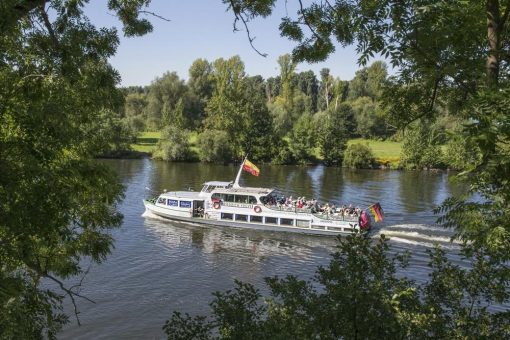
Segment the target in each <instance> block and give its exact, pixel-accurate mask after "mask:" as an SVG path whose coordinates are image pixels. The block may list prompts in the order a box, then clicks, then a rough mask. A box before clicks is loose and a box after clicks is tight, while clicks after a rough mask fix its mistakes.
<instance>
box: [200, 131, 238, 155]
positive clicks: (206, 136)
mask: <svg viewBox="0 0 510 340" xmlns="http://www.w3.org/2000/svg"><path fill="white" fill-rule="evenodd" d="M229 139H230V138H229V135H228V133H227V132H225V131H222V130H205V131H204V132H202V133H200V134H199V135H198V138H197V145H198V157H199V158H200V160H201V161H202V162H208V163H228V162H230V161H231V160H232V158H233V151H232V147H231V145H230V144H229Z"/></svg>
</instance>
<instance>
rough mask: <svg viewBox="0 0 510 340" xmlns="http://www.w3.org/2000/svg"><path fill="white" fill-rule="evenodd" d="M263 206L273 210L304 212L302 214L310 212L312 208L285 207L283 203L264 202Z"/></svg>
mask: <svg viewBox="0 0 510 340" xmlns="http://www.w3.org/2000/svg"><path fill="white" fill-rule="evenodd" d="M264 206H265V207H266V208H269V209H271V210H275V211H287V212H295V213H304V214H311V213H312V209H308V208H298V207H287V206H284V205H282V206H276V205H269V204H264Z"/></svg>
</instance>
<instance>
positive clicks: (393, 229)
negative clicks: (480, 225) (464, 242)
mask: <svg viewBox="0 0 510 340" xmlns="http://www.w3.org/2000/svg"><path fill="white" fill-rule="evenodd" d="M402 229H404V230H402ZM422 231H426V232H428V233H423V232H422ZM445 231H446V232H448V230H445V229H442V228H438V227H437V226H434V225H426V224H397V225H392V226H385V227H384V228H382V229H380V230H378V231H377V233H376V234H374V235H373V236H372V237H373V238H378V237H379V236H381V235H382V234H384V235H385V236H388V237H389V238H390V239H391V240H392V241H393V242H400V243H406V244H413V245H420V246H425V247H433V246H434V244H435V243H439V244H441V245H442V246H447V245H450V246H451V245H455V246H457V245H459V244H460V242H459V241H458V240H453V241H452V240H451V238H450V237H449V236H448V235H444V234H443V235H439V234H438V232H443V233H444V232H445Z"/></svg>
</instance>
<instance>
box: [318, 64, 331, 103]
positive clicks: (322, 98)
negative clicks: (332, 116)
mask: <svg viewBox="0 0 510 340" xmlns="http://www.w3.org/2000/svg"><path fill="white" fill-rule="evenodd" d="M320 75H321V82H320V86H319V99H318V100H317V106H318V109H319V110H320V111H324V110H327V109H328V108H329V104H330V103H331V100H332V99H333V80H334V79H333V77H332V76H331V74H330V70H329V68H323V69H322V70H321V71H320Z"/></svg>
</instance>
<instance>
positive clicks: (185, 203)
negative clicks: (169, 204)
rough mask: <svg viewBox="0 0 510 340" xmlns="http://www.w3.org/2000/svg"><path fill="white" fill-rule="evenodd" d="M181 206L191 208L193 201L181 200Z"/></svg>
mask: <svg viewBox="0 0 510 340" xmlns="http://www.w3.org/2000/svg"><path fill="white" fill-rule="evenodd" d="M179 207H181V208H191V202H190V201H180V202H179Z"/></svg>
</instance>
